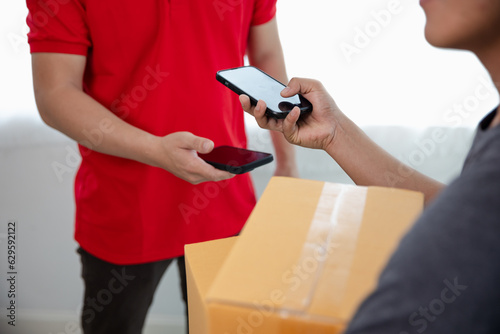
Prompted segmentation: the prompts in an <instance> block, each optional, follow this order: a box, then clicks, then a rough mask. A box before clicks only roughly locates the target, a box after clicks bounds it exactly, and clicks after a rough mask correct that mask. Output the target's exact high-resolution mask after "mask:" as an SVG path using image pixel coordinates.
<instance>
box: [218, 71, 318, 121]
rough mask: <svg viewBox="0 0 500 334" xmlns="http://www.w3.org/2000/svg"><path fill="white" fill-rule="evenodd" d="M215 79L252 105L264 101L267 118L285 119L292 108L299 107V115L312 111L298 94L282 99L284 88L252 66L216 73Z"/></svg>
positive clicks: (310, 106)
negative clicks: (245, 96)
mask: <svg viewBox="0 0 500 334" xmlns="http://www.w3.org/2000/svg"><path fill="white" fill-rule="evenodd" d="M216 78H217V80H218V81H219V82H221V83H222V84H224V85H225V86H227V87H228V88H229V89H231V90H232V91H233V92H235V93H237V94H238V95H241V94H245V95H248V96H249V97H250V102H251V103H252V105H256V104H257V101H259V100H264V102H266V105H267V110H266V114H267V115H268V116H269V117H274V118H278V119H281V118H285V117H286V116H287V115H288V113H289V112H290V111H292V109H293V108H294V107H296V106H297V107H299V109H300V114H301V115H303V114H306V113H309V112H311V111H312V104H311V102H309V101H308V100H307V99H306V98H304V97H303V96H301V95H300V94H297V95H294V96H292V97H287V98H285V97H282V96H281V94H280V93H281V91H282V90H283V89H284V88H285V87H286V86H285V85H284V84H282V83H281V82H279V81H278V80H276V79H274V78H273V77H271V76H270V75H268V74H267V73H265V72H263V71H261V70H259V69H258V68H256V67H253V66H243V67H236V68H231V69H227V70H221V71H219V72H217V75H216Z"/></svg>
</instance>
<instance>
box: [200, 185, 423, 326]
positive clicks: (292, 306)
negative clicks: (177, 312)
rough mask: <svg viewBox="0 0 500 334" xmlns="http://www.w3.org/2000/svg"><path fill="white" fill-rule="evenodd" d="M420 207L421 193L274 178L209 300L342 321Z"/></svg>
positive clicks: (209, 295) (230, 256)
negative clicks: (270, 306)
mask: <svg viewBox="0 0 500 334" xmlns="http://www.w3.org/2000/svg"><path fill="white" fill-rule="evenodd" d="M422 206H423V195H422V194H420V193H417V192H411V191H405V190H397V189H390V188H379V187H369V188H367V187H358V186H352V185H338V184H333V183H324V182H319V181H309V180H301V179H292V178H282V177H274V178H272V180H271V181H270V183H269V185H268V187H267V188H266V190H265V191H264V193H263V195H262V197H261V198H260V200H259V202H258V204H257V206H256V207H255V209H254V211H253V212H252V214H251V216H250V218H249V220H248V222H247V224H246V225H245V228H244V229H243V231H242V233H241V235H240V237H239V239H238V241H237V242H236V243H235V245H234V247H233V249H232V251H231V253H230V254H229V255H228V257H227V258H226V261H225V263H224V265H223V266H222V267H221V270H220V271H219V273H218V274H217V277H216V278H215V281H214V283H213V284H212V287H211V288H210V289H209V291H208V293H207V301H208V302H209V303H219V304H220V303H222V304H228V305H235V306H242V307H257V305H266V307H267V308H269V305H270V303H272V306H273V309H274V311H276V312H279V313H281V314H282V315H283V316H285V317H288V316H307V317H309V318H311V317H317V318H318V319H323V320H324V321H331V322H337V321H345V320H346V319H347V318H349V317H350V316H351V315H352V313H353V312H354V310H355V308H356V307H357V305H358V303H359V302H360V301H361V300H362V298H363V297H364V296H365V295H366V294H367V293H368V292H369V291H370V290H371V289H372V288H373V286H374V285H375V283H376V279H377V277H378V273H379V272H380V270H381V269H382V268H383V266H384V264H385V261H387V259H388V256H389V255H390V253H391V252H392V251H393V249H394V248H395V246H396V244H397V242H398V241H399V239H400V237H401V236H402V235H403V234H404V232H405V231H406V229H407V228H408V226H409V225H410V224H411V223H412V222H413V220H414V219H415V217H416V216H417V215H418V214H419V213H420V211H421V209H422Z"/></svg>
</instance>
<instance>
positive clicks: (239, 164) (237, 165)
mask: <svg viewBox="0 0 500 334" xmlns="http://www.w3.org/2000/svg"><path fill="white" fill-rule="evenodd" d="M198 156H199V157H200V158H202V159H203V160H205V162H207V163H208V164H210V165H212V166H214V167H215V168H217V169H221V170H224V171H227V172H229V173H232V174H243V173H247V172H250V171H251V170H253V169H255V168H257V167H259V166H262V165H265V164H268V163H270V162H271V161H273V155H272V154H270V153H264V152H258V151H252V150H246V149H244V148H238V147H233V146H218V147H215V148H214V149H213V150H212V151H211V152H209V153H207V154H201V153H200V154H198Z"/></svg>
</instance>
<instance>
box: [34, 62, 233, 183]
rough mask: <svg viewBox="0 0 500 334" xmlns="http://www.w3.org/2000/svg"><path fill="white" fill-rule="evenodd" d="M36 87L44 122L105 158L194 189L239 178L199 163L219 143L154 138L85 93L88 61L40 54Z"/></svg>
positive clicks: (176, 136) (181, 135)
mask: <svg viewBox="0 0 500 334" xmlns="http://www.w3.org/2000/svg"><path fill="white" fill-rule="evenodd" d="M32 64H33V85H34V90H35V98H36V103H37V106H38V110H39V112H40V115H41V117H42V119H43V120H44V122H46V123H47V124H48V125H49V126H51V127H53V128H55V129H57V130H59V131H61V132H62V133H64V134H66V135H67V136H69V137H70V138H72V139H74V140H76V141H77V142H79V143H80V144H82V145H84V146H86V147H88V148H90V149H92V150H94V151H98V152H101V153H105V154H110V155H114V156H118V157H122V158H127V159H132V160H136V161H139V162H142V163H145V164H148V165H151V166H155V167H160V168H163V169H165V170H167V171H169V172H171V173H173V174H174V175H176V176H178V177H180V178H182V179H184V180H186V181H188V182H191V183H200V182H204V181H208V180H213V181H215V180H223V179H226V178H230V177H232V176H233V175H232V174H229V173H227V172H223V171H220V170H216V169H215V168H213V167H212V166H210V165H208V164H206V163H205V162H204V161H202V160H201V159H200V158H198V156H197V154H196V152H200V153H207V152H209V151H211V150H212V148H213V142H212V141H210V140H208V139H205V138H201V137H196V136H194V135H193V134H191V133H187V132H177V133H172V134H169V135H167V136H165V137H158V136H154V135H152V134H150V133H147V132H145V131H143V130H141V129H138V128H136V127H134V126H132V125H130V124H128V123H127V122H125V121H123V120H122V119H120V118H119V117H117V116H116V115H114V114H113V113H112V112H110V111H109V110H108V109H106V108H105V107H104V106H102V105H101V104H99V103H98V102H97V101H95V100H94V99H92V98H91V97H90V96H88V95H87V94H86V93H85V92H84V91H83V89H82V79H83V73H84V70H85V65H86V57H84V56H79V55H68V54H60V53H34V54H33V55H32Z"/></svg>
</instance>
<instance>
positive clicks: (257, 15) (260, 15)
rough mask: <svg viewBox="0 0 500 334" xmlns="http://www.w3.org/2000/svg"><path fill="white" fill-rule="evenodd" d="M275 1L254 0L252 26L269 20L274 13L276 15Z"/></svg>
mask: <svg viewBox="0 0 500 334" xmlns="http://www.w3.org/2000/svg"><path fill="white" fill-rule="evenodd" d="M276 1H277V0H255V7H254V11H253V18H252V25H253V26H257V25H259V24H264V23H267V22H269V21H271V19H272V18H273V17H274V15H276Z"/></svg>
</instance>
